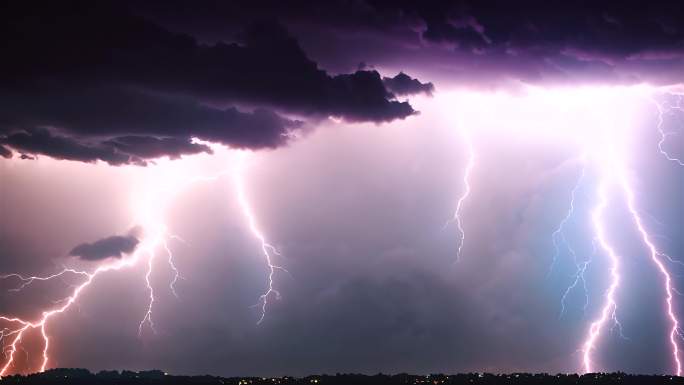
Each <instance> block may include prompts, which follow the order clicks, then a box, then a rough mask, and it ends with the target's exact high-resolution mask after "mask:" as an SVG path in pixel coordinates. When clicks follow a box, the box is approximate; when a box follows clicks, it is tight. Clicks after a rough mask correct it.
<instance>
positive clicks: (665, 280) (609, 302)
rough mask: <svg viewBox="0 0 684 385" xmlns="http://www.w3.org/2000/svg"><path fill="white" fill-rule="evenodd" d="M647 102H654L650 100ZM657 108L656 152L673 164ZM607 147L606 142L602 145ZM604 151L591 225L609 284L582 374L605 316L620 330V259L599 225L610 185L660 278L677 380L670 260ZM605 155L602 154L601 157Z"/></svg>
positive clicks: (618, 166) (620, 169)
mask: <svg viewBox="0 0 684 385" xmlns="http://www.w3.org/2000/svg"><path fill="white" fill-rule="evenodd" d="M651 100H652V101H653V100H655V99H654V98H653V97H652V96H651ZM656 105H657V106H658V111H659V114H658V119H659V122H658V130H659V132H660V133H661V140H660V142H659V143H658V148H659V150H660V152H661V154H663V155H664V156H665V157H666V158H667V159H668V160H671V161H672V160H674V161H677V160H676V159H674V158H672V157H670V155H669V154H667V153H666V152H665V151H664V150H663V149H662V146H661V145H662V143H663V141H664V138H665V137H666V135H665V134H664V133H663V131H662V123H663V119H662V108H661V107H660V105H659V104H658V103H656ZM606 144H607V142H606ZM607 147H608V148H607V149H605V151H606V153H607V157H604V158H602V161H601V163H602V165H601V166H602V170H603V176H602V180H601V182H600V183H601V187H599V196H600V201H599V203H598V205H597V206H596V208H595V209H594V213H593V215H592V218H593V222H594V228H595V232H596V237H597V239H598V240H599V243H600V244H601V246H602V248H603V249H604V251H605V252H606V253H607V254H608V256H609V258H610V260H611V270H610V271H611V284H610V287H609V288H608V291H607V293H606V300H605V302H604V304H603V308H602V310H601V313H600V317H599V318H598V319H596V320H595V321H593V322H592V323H591V325H590V328H589V333H588V336H587V339H586V340H585V342H584V344H583V353H584V354H583V363H584V370H585V372H591V371H592V369H593V365H592V360H591V353H592V351H593V350H594V349H595V345H596V340H597V339H598V337H599V334H600V330H601V328H602V327H603V326H604V325H605V323H606V322H607V320H608V317H609V315H611V317H612V319H613V321H614V322H615V326H617V327H618V328H619V329H620V335H621V336H622V326H621V325H620V323H619V322H617V318H616V316H615V312H616V310H617V304H616V302H615V292H616V290H617V288H618V285H619V282H620V274H619V259H620V257H619V256H618V254H617V253H616V251H615V249H614V247H613V246H612V245H610V243H609V241H608V240H607V238H606V235H605V230H604V224H603V215H602V213H603V211H604V210H605V208H606V206H607V198H606V196H605V186H606V185H608V184H609V183H610V184H612V185H614V186H615V187H616V188H617V189H619V190H620V193H621V195H622V196H623V197H624V200H625V203H626V205H627V210H628V212H629V215H630V217H631V219H632V221H633V223H634V225H635V228H636V231H637V233H638V234H639V236H640V238H641V241H642V243H643V244H644V246H645V247H646V249H647V251H648V255H649V257H650V260H651V261H652V262H653V264H654V265H655V266H656V267H657V269H658V271H659V273H660V275H661V276H662V284H663V289H664V292H665V310H666V314H665V318H666V319H667V320H668V321H669V323H670V325H671V326H670V331H669V333H668V334H669V335H668V337H669V343H670V345H671V355H672V360H673V363H674V368H675V374H676V375H678V376H680V375H681V374H682V363H681V361H680V357H679V351H680V347H679V342H678V339H680V338H682V335H681V330H680V326H679V319H678V317H677V315H676V314H675V310H674V303H673V302H674V296H673V293H676V289H675V288H674V287H673V285H672V278H671V275H670V272H669V271H668V269H667V267H666V266H665V264H664V263H663V261H662V259H661V258H665V259H668V260H670V261H673V259H672V258H670V257H669V256H668V255H666V254H664V253H662V252H660V251H659V250H658V249H657V247H656V246H655V244H654V242H653V241H652V237H651V235H649V233H648V231H647V230H646V227H645V225H644V224H643V220H642V218H641V215H640V214H639V210H638V209H637V207H636V198H635V193H634V190H633V188H632V186H631V185H630V183H629V179H628V176H627V171H626V169H625V167H626V166H625V162H624V159H621V158H620V157H619V156H617V154H616V153H615V150H614V149H613V148H612V147H611V146H609V145H607ZM604 155H605V154H604Z"/></svg>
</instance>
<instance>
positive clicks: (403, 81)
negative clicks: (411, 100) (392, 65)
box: [382, 72, 435, 95]
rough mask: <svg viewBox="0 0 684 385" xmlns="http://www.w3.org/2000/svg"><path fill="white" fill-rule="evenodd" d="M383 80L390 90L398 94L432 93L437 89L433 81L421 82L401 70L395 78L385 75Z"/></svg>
mask: <svg viewBox="0 0 684 385" xmlns="http://www.w3.org/2000/svg"><path fill="white" fill-rule="evenodd" d="M382 82H383V83H385V87H387V89H388V90H390V91H392V92H393V93H395V94H396V95H413V94H420V93H423V94H426V95H432V93H433V92H434V91H435V86H434V85H433V84H432V83H421V82H420V80H418V79H413V78H412V77H410V76H408V75H406V74H405V73H403V72H400V73H399V74H397V76H395V77H393V78H389V77H384V78H382Z"/></svg>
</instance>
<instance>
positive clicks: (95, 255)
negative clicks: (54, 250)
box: [69, 235, 139, 261]
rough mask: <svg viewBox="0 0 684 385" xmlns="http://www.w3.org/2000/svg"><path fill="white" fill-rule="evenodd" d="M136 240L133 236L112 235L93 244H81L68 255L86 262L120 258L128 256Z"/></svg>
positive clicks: (136, 243)
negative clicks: (124, 255)
mask: <svg viewBox="0 0 684 385" xmlns="http://www.w3.org/2000/svg"><path fill="white" fill-rule="evenodd" d="M138 242H139V241H138V238H136V237H135V236H134V235H126V236H123V235H114V236H111V237H107V238H103V239H100V240H98V241H95V242H93V243H82V244H80V245H78V246H76V247H74V248H73V250H71V252H70V253H69V255H72V256H74V257H79V258H81V259H83V260H86V261H98V260H101V259H106V258H121V256H122V255H123V254H129V253H131V252H133V250H135V247H136V246H137V245H138Z"/></svg>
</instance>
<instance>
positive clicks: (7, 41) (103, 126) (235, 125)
mask: <svg viewBox="0 0 684 385" xmlns="http://www.w3.org/2000/svg"><path fill="white" fill-rule="evenodd" d="M9 8H10V9H8V10H7V12H4V13H3V27H2V30H0V33H2V35H3V36H4V43H3V52H5V53H6V55H5V57H6V58H7V59H6V60H4V61H3V63H2V64H0V69H1V70H2V75H0V84H2V86H3V92H2V95H1V96H2V98H3V100H5V101H7V102H6V103H3V106H2V107H0V135H2V139H0V140H1V141H2V142H3V143H5V144H6V145H7V146H9V147H12V148H14V149H16V150H18V151H23V152H35V153H37V154H45V155H49V156H53V155H54V156H56V157H59V158H61V159H72V160H85V161H92V160H96V159H99V160H104V161H106V162H108V163H110V164H124V163H130V162H132V163H144V159H148V158H152V157H158V156H162V155H168V156H171V157H177V156H180V155H182V154H189V153H196V152H198V151H206V148H202V147H201V146H195V145H192V143H190V140H191V138H193V137H197V138H199V139H203V140H210V141H215V142H218V143H222V144H225V145H228V146H231V147H236V148H249V149H261V148H275V147H278V146H282V145H284V144H286V143H287V141H288V138H290V137H291V135H290V134H291V133H292V131H293V130H297V129H298V128H300V127H302V123H303V122H302V121H300V120H297V119H293V118H288V117H286V116H290V115H296V116H299V117H304V118H310V119H312V121H313V122H315V121H316V120H318V119H321V118H326V117H328V116H330V115H332V116H336V117H338V118H342V119H344V120H347V121H351V122H367V121H371V122H387V121H391V120H394V119H403V118H406V117H407V116H410V115H412V114H414V113H415V111H414V110H413V108H412V107H411V106H410V105H409V103H408V102H403V101H397V100H396V99H395V97H394V95H393V94H392V93H391V92H390V91H389V90H388V89H386V88H385V86H384V84H383V81H382V78H381V76H380V74H379V73H378V72H376V71H356V72H353V73H349V74H338V75H331V74H328V73H327V72H326V71H324V70H322V69H320V68H319V67H318V65H317V64H316V62H314V61H313V60H311V59H309V57H308V56H307V55H306V54H305V52H304V51H303V50H302V49H301V47H300V46H299V44H298V42H297V40H296V39H295V38H294V37H292V36H291V35H290V34H289V32H288V31H287V30H286V29H285V28H284V27H283V26H282V25H281V24H279V23H278V22H276V21H265V22H264V21H262V22H254V23H251V24H250V25H248V26H245V27H244V29H242V30H241V31H240V32H239V33H238V34H236V36H235V40H234V41H229V42H224V41H221V42H218V43H215V44H205V43H201V42H199V41H198V40H196V39H195V38H194V37H193V36H191V35H188V34H183V33H176V32H171V31H168V30H166V29H164V28H162V27H160V26H158V25H156V24H154V23H152V22H151V21H149V20H148V19H145V18H142V17H139V16H136V15H133V14H132V13H130V12H129V11H128V10H127V9H126V8H125V7H120V6H118V5H115V4H113V3H101V4H91V3H86V2H84V3H78V2H77V3H69V5H68V6H67V5H63V4H62V5H57V4H53V5H47V6H45V7H42V6H41V7H30V6H28V5H21V4H14V5H12V6H11V7H9ZM36 129H39V130H41V131H40V132H41V133H42V134H41V135H39V136H36V135H35V130H36ZM17 135H18V136H17ZM117 137H125V138H126V139H123V140H122V139H116V138H117ZM55 138H60V139H59V140H56V139H55ZM67 138H69V139H68V140H67ZM34 139H35V140H36V141H37V142H35V143H32V140H34ZM48 139H52V141H53V142H54V143H55V146H56V147H55V148H52V147H51V145H50V144H49V140H48ZM155 139H157V140H155ZM72 150H73V152H72Z"/></svg>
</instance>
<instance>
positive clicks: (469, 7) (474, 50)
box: [134, 0, 684, 84]
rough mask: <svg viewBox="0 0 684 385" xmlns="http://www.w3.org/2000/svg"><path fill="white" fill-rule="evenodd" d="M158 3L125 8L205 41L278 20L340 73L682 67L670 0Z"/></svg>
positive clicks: (551, 76)
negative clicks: (262, 20) (360, 68)
mask: <svg viewBox="0 0 684 385" xmlns="http://www.w3.org/2000/svg"><path fill="white" fill-rule="evenodd" d="M163 4H164V6H163V7H162V6H161V5H159V4H157V3H155V2H152V3H146V4H145V5H135V6H134V7H135V9H136V10H137V11H138V12H140V13H141V14H144V15H146V16H148V17H151V18H154V19H155V20H158V21H159V22H160V23H162V24H164V25H166V26H168V27H169V28H172V29H176V30H179V31H193V33H195V34H196V35H197V36H201V38H203V39H205V40H207V41H215V40H218V39H221V38H223V37H224V36H226V34H228V33H230V32H231V31H232V28H231V27H226V26H225V24H222V21H223V22H225V21H226V20H229V21H230V22H231V23H232V24H233V25H235V24H238V25H239V24H240V23H243V22H244V20H253V19H258V18H259V17H264V16H268V17H273V18H277V19H279V20H280V21H282V22H283V23H285V24H286V25H287V26H288V28H289V29H290V30H292V31H295V33H296V36H297V37H298V38H299V39H300V40H301V42H302V44H303V46H304V47H305V48H306V50H307V52H309V53H310V54H311V55H312V57H315V58H316V59H317V60H318V61H319V62H321V63H324V64H325V65H326V66H328V67H330V68H336V69H342V70H345V69H350V68H355V66H356V65H357V64H358V63H359V62H360V61H363V62H366V63H369V64H371V65H375V66H378V65H380V66H390V67H392V68H396V67H397V66H399V67H400V68H410V69H412V71H420V72H421V73H430V74H441V75H443V76H445V77H446V76H449V75H451V77H452V78H453V77H457V79H458V80H459V81H461V80H462V81H464V82H470V83H480V84H482V83H492V82H497V81H501V80H502V78H508V79H514V80H523V81H527V82H558V81H566V82H567V81H574V82H579V81H583V82H604V83H637V82H642V81H647V82H651V83H658V84H665V83H667V84H672V83H678V82H680V81H681V79H682V71H681V68H682V66H684V29H683V28H682V25H683V24H682V23H683V21H684V10H683V9H682V7H680V6H679V4H678V3H677V2H672V1H652V2H648V3H647V4H645V3H643V2H637V1H620V2H616V1H594V2H574V1H565V2H547V1H539V0H526V1H516V2H502V1H494V0H490V1H423V2H418V1H384V0H357V1H347V0H340V1H329V2H310V1H295V2H288V3H287V5H284V4H282V3H279V2H276V1H269V0H266V1H253V2H250V3H249V4H245V3H229V4H226V3H225V2H216V1H210V0H209V1H204V2H202V1H201V2H200V3H197V2H193V3H192V4H193V5H189V3H185V2H183V1H174V2H171V3H168V2H164V3H163ZM198 4H199V5H198ZM187 15H193V16H194V17H187ZM233 28H234V27H233Z"/></svg>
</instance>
